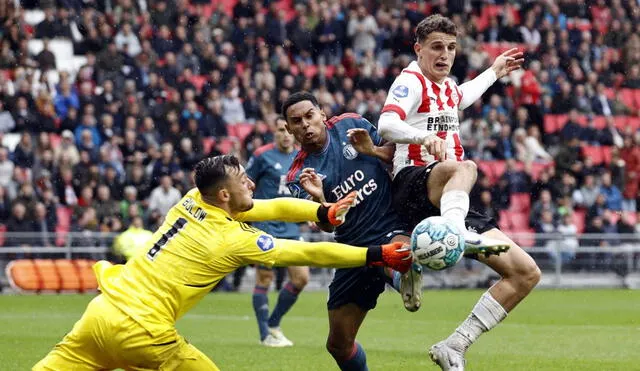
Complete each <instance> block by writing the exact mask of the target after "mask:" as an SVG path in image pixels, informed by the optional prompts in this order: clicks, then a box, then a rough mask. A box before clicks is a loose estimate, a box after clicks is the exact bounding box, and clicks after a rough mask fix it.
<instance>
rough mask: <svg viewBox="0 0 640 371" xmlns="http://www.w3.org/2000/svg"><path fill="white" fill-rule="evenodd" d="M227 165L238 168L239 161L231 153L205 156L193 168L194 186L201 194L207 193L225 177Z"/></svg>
mask: <svg viewBox="0 0 640 371" xmlns="http://www.w3.org/2000/svg"><path fill="white" fill-rule="evenodd" d="M227 167H229V168H232V169H236V170H240V161H238V158H237V157H235V156H233V155H221V156H214V157H207V158H205V159H202V160H200V161H199V162H198V163H197V164H196V166H195V167H194V168H193V170H194V171H195V182H196V187H198V190H200V192H201V193H202V194H205V195H209V194H211V192H212V191H214V190H215V188H216V187H218V186H219V185H220V184H221V183H222V182H224V181H225V180H226V179H227Z"/></svg>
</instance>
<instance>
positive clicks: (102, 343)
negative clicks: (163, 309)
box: [33, 295, 219, 371]
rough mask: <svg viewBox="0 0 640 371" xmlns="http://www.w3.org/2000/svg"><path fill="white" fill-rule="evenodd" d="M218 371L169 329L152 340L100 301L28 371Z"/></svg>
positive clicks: (140, 328) (94, 300)
mask: <svg viewBox="0 0 640 371" xmlns="http://www.w3.org/2000/svg"><path fill="white" fill-rule="evenodd" d="M116 368H123V369H125V370H136V371H138V370H140V371H141V370H161V371H170V370H171V371H173V370H176V371H189V370H206V371H214V370H219V369H218V367H216V365H215V364H214V363H213V362H212V361H211V360H210V359H209V358H208V357H207V356H205V355H204V354H203V353H202V352H200V351H199V350H198V349H196V347H194V346H193V345H191V344H189V343H187V341H186V340H185V339H184V338H183V337H182V336H180V335H178V332H177V331H176V330H175V329H171V330H168V331H167V332H166V333H165V334H162V335H161V336H157V337H152V336H151V335H150V334H149V333H148V332H147V331H146V330H145V329H144V328H143V327H142V326H140V325H139V324H138V323H137V322H135V321H134V320H133V319H131V318H130V317H129V316H127V315H126V314H124V313H123V312H122V311H120V310H119V309H118V308H116V307H115V306H113V305H112V304H111V303H109V301H108V300H107V299H106V298H105V297H103V296H102V295H98V296H97V297H96V298H94V299H93V300H92V301H91V302H90V303H89V305H88V306H87V310H86V311H85V312H84V314H83V315H82V318H80V320H79V321H78V322H76V324H75V325H74V326H73V330H71V332H70V333H68V334H67V335H66V336H65V337H64V338H63V339H62V341H61V342H60V343H58V344H56V346H55V347H54V348H53V350H52V351H51V352H50V353H49V354H48V355H47V356H46V357H45V358H44V359H42V360H41V361H40V362H38V364H36V365H35V366H34V367H33V370H34V371H41V370H46V371H85V370H112V369H116Z"/></svg>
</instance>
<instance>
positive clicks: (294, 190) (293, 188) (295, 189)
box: [288, 183, 302, 198]
mask: <svg viewBox="0 0 640 371" xmlns="http://www.w3.org/2000/svg"><path fill="white" fill-rule="evenodd" d="M288 186H289V191H290V192H291V195H292V196H293V197H295V198H300V194H301V193H302V188H300V186H299V185H297V184H295V183H289V184H288Z"/></svg>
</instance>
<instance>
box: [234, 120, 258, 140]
mask: <svg viewBox="0 0 640 371" xmlns="http://www.w3.org/2000/svg"><path fill="white" fill-rule="evenodd" d="M234 126H235V134H236V135H235V137H237V138H238V139H239V140H240V142H244V139H245V138H246V137H247V136H248V135H249V134H251V132H252V131H253V129H254V128H255V125H254V124H246V123H245V124H236V125H234Z"/></svg>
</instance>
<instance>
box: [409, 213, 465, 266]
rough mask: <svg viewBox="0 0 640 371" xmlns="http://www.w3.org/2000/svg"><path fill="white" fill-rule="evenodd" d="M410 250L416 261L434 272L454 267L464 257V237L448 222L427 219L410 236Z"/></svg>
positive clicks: (432, 218)
mask: <svg viewBox="0 0 640 371" xmlns="http://www.w3.org/2000/svg"><path fill="white" fill-rule="evenodd" d="M411 249H412V250H413V253H414V257H415V259H416V261H417V262H418V263H419V264H420V265H422V266H424V267H427V268H429V269H433V270H436V271H439V270H443V269H447V268H450V267H453V266H454V265H456V264H457V263H458V262H459V261H460V259H462V256H463V255H464V236H463V235H462V234H461V233H460V231H459V230H458V227H456V226H455V225H454V224H453V223H452V222H451V221H450V220H448V219H446V218H443V217H441V216H432V217H429V218H427V219H425V220H423V221H421V222H420V224H418V225H417V226H416V227H415V228H414V230H413V233H412V234H411Z"/></svg>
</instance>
